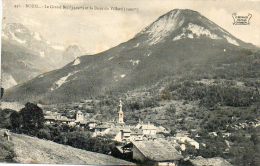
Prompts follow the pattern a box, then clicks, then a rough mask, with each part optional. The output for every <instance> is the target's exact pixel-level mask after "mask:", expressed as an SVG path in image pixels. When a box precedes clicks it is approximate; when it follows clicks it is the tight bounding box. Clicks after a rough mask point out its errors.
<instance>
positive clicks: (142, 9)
mask: <svg viewBox="0 0 260 166" xmlns="http://www.w3.org/2000/svg"><path fill="white" fill-rule="evenodd" d="M3 2H4V13H3V15H4V17H5V19H4V22H5V23H7V22H8V23H13V22H18V23H22V24H24V25H25V26H27V27H28V28H29V29H30V30H32V31H36V32H39V33H40V34H41V35H42V36H43V37H44V38H45V39H47V40H49V41H50V42H51V43H54V44H59V45H62V46H64V47H67V46H68V45H70V44H78V45H79V46H80V48H81V49H82V50H83V51H84V52H85V53H96V52H100V51H103V50H106V49H108V48H110V47H113V46H116V45H118V44H120V43H121V42H125V41H127V40H129V39H130V38H132V37H133V36H134V35H135V34H136V33H138V32H139V31H141V30H142V29H143V28H145V27H146V26H147V25H149V24H150V23H152V22H153V21H155V20H156V19H157V18H158V17H159V16H161V15H163V14H164V13H166V12H168V11H170V10H172V9H175V8H185V9H193V10H196V11H198V12H200V13H201V14H203V15H204V16H206V17H207V18H209V19H210V20H212V21H213V22H215V23H217V24H218V25H220V26H221V27H223V28H224V29H226V30H228V31H229V32H230V33H231V34H233V35H235V36H236V37H238V38H239V39H241V40H243V41H246V42H251V43H253V44H255V45H258V46H260V1H257V0H251V1H250V0H241V1H239V0H194V1H192V0H179V1H178V0H106V1H104V0H3ZM26 3H27V4H30V3H34V4H39V5H40V6H43V5H44V4H46V5H59V4H66V5H73V6H82V5H84V6H92V7H93V6H97V7H126V8H138V10H134V11H124V12H123V11H112V10H106V11H100V10H96V11H93V10H85V11H82V10H80V11H70V10H60V9H44V8H41V9H31V8H18V9H17V8H14V5H15V4H20V5H21V6H24V4H26ZM232 13H237V14H239V15H247V14H248V13H251V14H252V15H253V17H252V18H251V24H250V25H240V26H239V25H233V24H232V23H233V19H232Z"/></svg>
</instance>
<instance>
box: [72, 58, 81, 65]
mask: <svg viewBox="0 0 260 166" xmlns="http://www.w3.org/2000/svg"><path fill="white" fill-rule="evenodd" d="M79 64H80V59H79V58H76V59H75V60H74V62H73V64H72V66H76V65H79Z"/></svg>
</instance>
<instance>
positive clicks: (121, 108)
mask: <svg viewBox="0 0 260 166" xmlns="http://www.w3.org/2000/svg"><path fill="white" fill-rule="evenodd" d="M118 123H120V124H124V123H125V122H124V112H123V105H122V100H121V99H120V100H119V111H118Z"/></svg>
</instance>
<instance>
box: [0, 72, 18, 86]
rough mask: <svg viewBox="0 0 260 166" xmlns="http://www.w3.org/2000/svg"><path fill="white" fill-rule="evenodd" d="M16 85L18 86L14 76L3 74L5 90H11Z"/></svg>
mask: <svg viewBox="0 0 260 166" xmlns="http://www.w3.org/2000/svg"><path fill="white" fill-rule="evenodd" d="M15 85H17V82H16V81H15V79H14V78H13V76H12V75H10V74H6V73H3V75H2V86H3V87H4V88H5V89H8V88H11V87H13V86H15Z"/></svg>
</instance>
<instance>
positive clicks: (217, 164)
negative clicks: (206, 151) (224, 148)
mask: <svg viewBox="0 0 260 166" xmlns="http://www.w3.org/2000/svg"><path fill="white" fill-rule="evenodd" d="M186 165H187V166H232V164H230V163H229V162H228V161H226V160H225V159H223V158H221V157H214V158H203V157H201V156H199V157H196V158H195V159H190V160H188V162H187V164H186Z"/></svg>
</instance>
